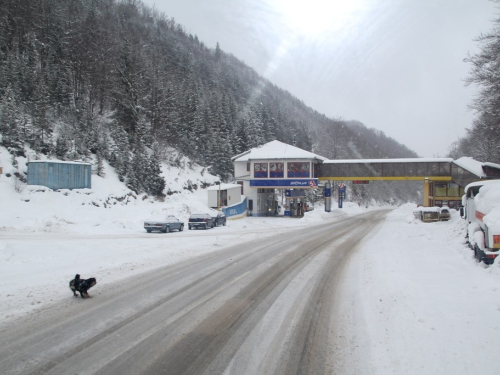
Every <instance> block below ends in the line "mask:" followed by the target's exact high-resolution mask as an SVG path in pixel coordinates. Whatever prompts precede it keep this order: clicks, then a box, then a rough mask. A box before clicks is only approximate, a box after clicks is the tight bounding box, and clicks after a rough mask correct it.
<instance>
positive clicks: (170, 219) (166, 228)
mask: <svg viewBox="0 0 500 375" xmlns="http://www.w3.org/2000/svg"><path fill="white" fill-rule="evenodd" d="M144 229H146V231H147V232H148V233H151V232H152V231H154V230H157V231H159V232H163V233H168V232H170V231H172V230H178V231H179V232H182V231H183V230H184V223H183V222H182V221H180V220H179V219H177V218H176V217H175V216H173V215H168V216H167V217H166V218H165V220H154V219H153V220H146V221H145V222H144Z"/></svg>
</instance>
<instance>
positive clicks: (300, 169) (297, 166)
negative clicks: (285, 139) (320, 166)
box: [287, 162, 311, 178]
mask: <svg viewBox="0 0 500 375" xmlns="http://www.w3.org/2000/svg"><path fill="white" fill-rule="evenodd" d="M287 164H288V178H290V177H310V176H311V173H310V166H311V163H303V162H293V163H287Z"/></svg>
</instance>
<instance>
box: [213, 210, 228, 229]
mask: <svg viewBox="0 0 500 375" xmlns="http://www.w3.org/2000/svg"><path fill="white" fill-rule="evenodd" d="M212 219H214V225H215V226H216V227H218V226H219V225H223V226H226V215H224V212H218V213H217V216H212Z"/></svg>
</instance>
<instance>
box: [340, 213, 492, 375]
mask: <svg viewBox="0 0 500 375" xmlns="http://www.w3.org/2000/svg"><path fill="white" fill-rule="evenodd" d="M414 207H415V206H414V205H404V206H402V207H400V208H399V209H396V210H394V211H393V212H391V213H390V214H389V215H388V216H387V219H386V221H385V223H384V224H383V225H382V226H381V227H380V229H379V231H378V232H377V233H376V234H374V235H373V236H372V237H370V238H369V239H368V240H367V241H366V243H365V244H364V245H362V246H361V248H360V249H359V250H358V251H357V252H356V253H355V255H354V257H353V258H352V259H351V261H350V266H349V269H348V271H347V272H346V279H345V285H346V289H345V291H344V294H343V298H342V302H341V305H342V310H343V312H344V315H343V316H342V317H341V318H340V319H339V322H338V323H339V326H340V327H342V329H341V330H340V331H339V333H338V335H339V340H341V343H339V345H338V347H339V348H342V349H340V350H343V351H344V352H345V353H343V354H344V356H345V358H347V359H346V363H345V364H343V365H342V366H344V367H342V366H340V367H341V368H339V369H338V372H339V373H344V374H355V373H366V374H387V373H394V374H415V375H417V374H442V373H445V374H464V375H465V374H480V373H482V374H494V373H498V366H497V364H495V363H494V361H481V360H477V358H496V356H497V348H498V346H499V345H500V335H499V334H498V332H499V330H500V323H499V322H500V320H499V317H500V305H499V302H498V301H500V267H499V263H498V259H497V260H496V262H495V264H494V265H492V266H489V267H488V266H485V265H484V264H483V263H477V262H476V260H475V259H474V254H473V252H472V251H471V250H470V249H469V248H468V247H467V245H465V238H464V235H465V228H464V225H465V223H464V220H462V219H461V218H460V215H459V213H458V212H457V211H455V210H450V213H451V219H450V221H447V222H433V223H424V222H421V221H419V220H413V219H409V218H411V214H412V211H413V209H414ZM349 358H363V361H361V362H353V361H349Z"/></svg>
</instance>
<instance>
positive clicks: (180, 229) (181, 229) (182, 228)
mask: <svg viewBox="0 0 500 375" xmlns="http://www.w3.org/2000/svg"><path fill="white" fill-rule="evenodd" d="M183 230H184V224H181V227H180V228H179V232H182V231H183Z"/></svg>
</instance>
